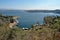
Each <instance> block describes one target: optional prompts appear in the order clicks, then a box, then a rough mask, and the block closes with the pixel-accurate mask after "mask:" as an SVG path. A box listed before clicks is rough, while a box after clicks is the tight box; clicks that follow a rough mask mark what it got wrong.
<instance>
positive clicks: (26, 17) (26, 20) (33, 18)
mask: <svg viewBox="0 0 60 40" xmlns="http://www.w3.org/2000/svg"><path fill="white" fill-rule="evenodd" d="M2 14H4V15H12V16H20V18H19V19H18V21H19V24H18V26H19V27H21V28H23V27H28V28H29V27H31V25H32V24H36V23H37V22H39V23H40V24H43V21H44V20H43V19H44V17H45V16H56V15H59V14H56V13H40V12H36V13H29V12H25V11H4V12H2ZM59 16H60V15H59Z"/></svg>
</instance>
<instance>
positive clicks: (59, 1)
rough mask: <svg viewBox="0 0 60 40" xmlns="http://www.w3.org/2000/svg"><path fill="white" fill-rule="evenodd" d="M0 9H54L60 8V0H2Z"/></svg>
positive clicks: (0, 0)
mask: <svg viewBox="0 0 60 40" xmlns="http://www.w3.org/2000/svg"><path fill="white" fill-rule="evenodd" d="M0 9H18V10H36V9H37V10H54V9H60V0H0Z"/></svg>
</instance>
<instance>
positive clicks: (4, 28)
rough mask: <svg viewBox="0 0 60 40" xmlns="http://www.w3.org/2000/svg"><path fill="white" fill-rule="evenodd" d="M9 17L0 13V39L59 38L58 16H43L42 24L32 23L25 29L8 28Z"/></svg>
mask: <svg viewBox="0 0 60 40" xmlns="http://www.w3.org/2000/svg"><path fill="white" fill-rule="evenodd" d="M9 18H10V16H9V17H8V16H6V17H5V16H3V15H0V20H1V19H2V21H1V22H0V40H60V16H54V17H52V16H48V17H45V18H44V24H43V25H37V26H33V25H32V27H31V28H30V29H27V30H24V29H22V28H19V27H17V26H15V27H13V28H9V26H8V25H9Z"/></svg>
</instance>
